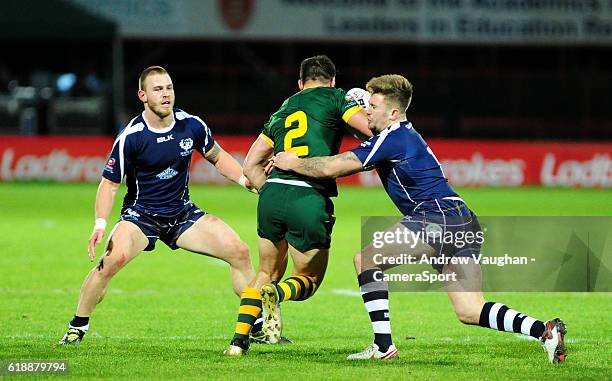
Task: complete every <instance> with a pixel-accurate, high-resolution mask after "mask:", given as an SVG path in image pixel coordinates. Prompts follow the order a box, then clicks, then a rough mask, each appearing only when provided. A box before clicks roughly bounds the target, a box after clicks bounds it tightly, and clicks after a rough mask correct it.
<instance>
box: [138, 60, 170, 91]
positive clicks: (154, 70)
mask: <svg viewBox="0 0 612 381" xmlns="http://www.w3.org/2000/svg"><path fill="white" fill-rule="evenodd" d="M151 74H168V72H167V71H166V69H164V68H163V67H161V66H149V67H148V68H146V69H144V70H143V71H142V73H140V78H138V90H144V83H145V80H146V79H147V77H148V76H149V75H151Z"/></svg>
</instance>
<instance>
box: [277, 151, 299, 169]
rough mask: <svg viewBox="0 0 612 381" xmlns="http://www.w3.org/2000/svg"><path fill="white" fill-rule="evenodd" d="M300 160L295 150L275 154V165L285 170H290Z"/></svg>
mask: <svg viewBox="0 0 612 381" xmlns="http://www.w3.org/2000/svg"><path fill="white" fill-rule="evenodd" d="M299 160H300V158H299V157H298V156H297V155H296V154H295V152H279V153H278V154H276V156H274V166H275V167H276V168H278V169H282V170H283V171H289V170H291V169H293V168H294V167H295V166H296V165H297V163H298V161H299Z"/></svg>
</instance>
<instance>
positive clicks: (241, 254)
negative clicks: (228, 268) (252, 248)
mask: <svg viewBox="0 0 612 381" xmlns="http://www.w3.org/2000/svg"><path fill="white" fill-rule="evenodd" d="M228 249H229V250H230V251H231V253H232V254H231V258H232V261H231V264H232V266H234V267H238V268H244V267H251V256H250V255H249V247H248V246H247V245H246V243H244V242H242V241H241V240H239V239H238V240H235V241H234V242H232V243H231V244H230V246H229V248H228Z"/></svg>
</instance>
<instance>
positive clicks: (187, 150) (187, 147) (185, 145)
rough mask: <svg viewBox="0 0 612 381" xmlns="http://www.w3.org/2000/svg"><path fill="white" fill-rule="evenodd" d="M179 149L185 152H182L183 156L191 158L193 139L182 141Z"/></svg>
mask: <svg viewBox="0 0 612 381" xmlns="http://www.w3.org/2000/svg"><path fill="white" fill-rule="evenodd" d="M179 147H181V148H182V149H183V152H181V156H189V155H191V152H192V151H193V150H192V148H193V139H191V138H185V139H182V140H181V141H180V142H179Z"/></svg>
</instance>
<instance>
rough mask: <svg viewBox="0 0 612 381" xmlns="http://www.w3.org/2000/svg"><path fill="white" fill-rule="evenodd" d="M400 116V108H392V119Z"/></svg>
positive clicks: (390, 115) (390, 114)
mask: <svg viewBox="0 0 612 381" xmlns="http://www.w3.org/2000/svg"><path fill="white" fill-rule="evenodd" d="M399 116H400V110H399V109H398V108H396V107H394V108H392V109H391V112H390V113H389V119H390V120H397V119H398V118H399Z"/></svg>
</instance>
